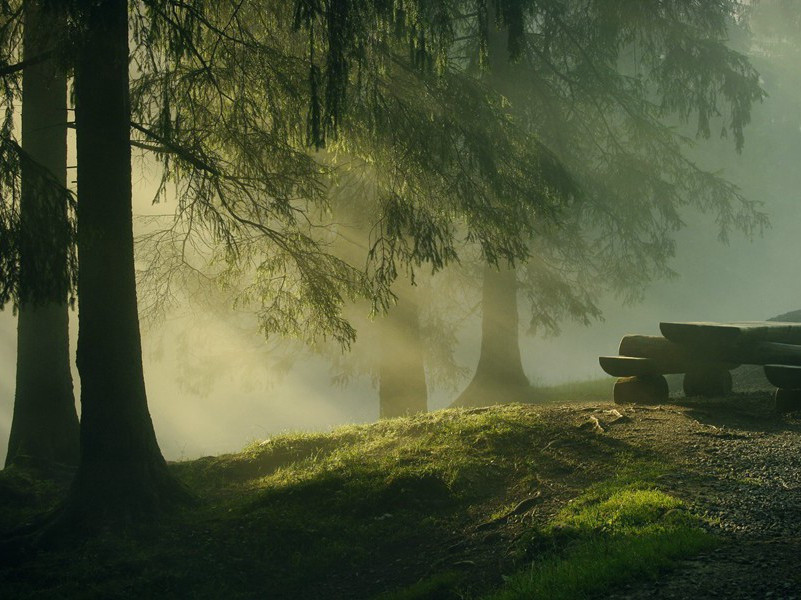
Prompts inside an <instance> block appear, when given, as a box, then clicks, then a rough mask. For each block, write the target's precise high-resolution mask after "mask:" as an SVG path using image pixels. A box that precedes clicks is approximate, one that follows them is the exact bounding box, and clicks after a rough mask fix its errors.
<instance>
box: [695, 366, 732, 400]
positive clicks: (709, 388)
mask: <svg viewBox="0 0 801 600" xmlns="http://www.w3.org/2000/svg"><path fill="white" fill-rule="evenodd" d="M731 389H732V384H731V373H730V372H729V371H728V370H727V369H724V368H722V367H707V368H704V369H695V370H692V371H687V373H685V374H684V395H685V396H688V397H689V396H704V397H705V398H713V397H715V396H725V395H726V394H729V393H731Z"/></svg>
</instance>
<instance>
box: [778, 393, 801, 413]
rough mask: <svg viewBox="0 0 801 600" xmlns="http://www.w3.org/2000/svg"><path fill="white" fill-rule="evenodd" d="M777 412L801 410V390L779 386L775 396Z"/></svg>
mask: <svg viewBox="0 0 801 600" xmlns="http://www.w3.org/2000/svg"><path fill="white" fill-rule="evenodd" d="M773 403H774V407H775V409H776V412H779V413H788V412H795V411H797V410H801V390H784V389H781V388H779V389H778V390H776V393H775V394H774V396H773Z"/></svg>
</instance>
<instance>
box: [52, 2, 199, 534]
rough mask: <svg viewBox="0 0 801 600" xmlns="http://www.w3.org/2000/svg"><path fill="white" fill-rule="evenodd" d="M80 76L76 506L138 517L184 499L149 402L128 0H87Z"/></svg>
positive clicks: (99, 514)
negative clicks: (139, 299)
mask: <svg viewBox="0 0 801 600" xmlns="http://www.w3.org/2000/svg"><path fill="white" fill-rule="evenodd" d="M79 5H80V11H81V13H80V18H81V19H82V20H83V38H82V40H81V44H80V48H79V50H78V58H77V63H76V74H75V99H76V136H77V137H76V140H77V151H78V164H79V170H78V198H79V201H78V244H79V246H78V247H79V262H80V270H79V274H78V297H79V300H80V305H79V334H78V370H79V372H80V375H81V459H80V464H79V467H78V472H77V474H76V477H75V481H74V484H73V487H72V490H71V493H70V497H69V500H68V503H67V514H68V515H71V516H74V515H75V513H76V512H77V513H81V514H82V515H84V516H86V517H88V520H91V521H92V522H95V523H96V522H98V521H100V522H102V521H105V520H120V519H123V520H135V519H137V518H138V517H141V516H144V515H152V514H155V513H160V512H162V511H164V510H165V509H168V508H170V507H171V506H172V505H173V504H174V503H176V502H178V501H181V500H183V499H184V498H185V496H184V491H183V488H182V487H181V486H180V485H179V484H178V482H177V481H176V480H175V479H173V477H172V476H171V474H170V473H169V472H168V470H167V465H166V463H165V461H164V458H163V456H162V454H161V450H160V449H159V446H158V443H157V441H156V435H155V432H154V430H153V423H152V421H151V418H150V413H149V412H148V408H147V398H146V395H145V384H144V375H143V372H142V351H141V340H140V334H139V318H138V314H137V304H136V280H135V273H134V254H133V222H132V221H133V219H132V207H131V153H130V143H129V140H130V129H129V123H130V100H129V89H128V18H127V2H126V0H82V1H81V2H80V3H79Z"/></svg>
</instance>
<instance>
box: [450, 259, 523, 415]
mask: <svg viewBox="0 0 801 600" xmlns="http://www.w3.org/2000/svg"><path fill="white" fill-rule="evenodd" d="M517 319H518V317H517V278H516V275H515V270H514V269H513V268H510V267H501V268H500V269H498V268H495V267H493V266H491V265H485V267H484V286H483V297H482V301H481V354H480V356H479V359H478V366H477V367H476V373H475V375H474V376H473V380H472V381H471V382H470V384H469V385H468V386H467V388H466V389H465V391H464V392H462V394H461V396H459V397H458V398H457V399H456V401H455V402H454V403H453V404H452V406H486V405H489V404H498V403H503V402H525V401H530V400H531V387H530V385H529V382H528V379H527V378H526V375H525V373H524V372H523V363H522V361H521V360H520V344H519V332H518V322H517Z"/></svg>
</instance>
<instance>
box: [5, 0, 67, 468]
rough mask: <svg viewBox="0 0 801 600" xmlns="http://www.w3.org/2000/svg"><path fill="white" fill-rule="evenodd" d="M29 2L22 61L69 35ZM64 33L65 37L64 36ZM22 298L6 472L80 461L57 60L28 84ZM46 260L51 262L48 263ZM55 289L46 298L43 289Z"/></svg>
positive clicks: (54, 17)
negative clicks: (16, 467)
mask: <svg viewBox="0 0 801 600" xmlns="http://www.w3.org/2000/svg"><path fill="white" fill-rule="evenodd" d="M49 4H50V5H51V6H48V7H47V8H43V7H42V2H40V1H39V0H26V2H25V5H24V10H25V33H24V41H23V51H24V59H23V60H29V59H30V58H32V57H36V56H39V55H41V54H43V53H44V52H47V51H52V50H53V39H54V38H55V39H59V38H60V37H62V36H63V35H65V33H66V24H67V21H66V13H65V11H64V10H63V6H60V5H59V4H58V3H52V2H51V3H49ZM59 32H60V33H61V35H59ZM22 147H23V150H24V151H25V153H26V157H25V158H24V160H23V163H22V196H21V200H20V213H21V228H22V233H21V242H22V243H21V248H20V275H21V277H20V299H19V317H18V324H17V374H16V393H15V397H14V416H13V420H12V423H11V435H10V437H9V441H8V454H7V455H6V463H5V464H6V466H9V465H11V464H26V465H33V466H37V467H44V468H47V467H51V466H53V465H56V464H66V465H76V464H77V462H78V415H77V413H76V411H75V397H74V396H73V391H72V374H71V372H70V353H69V316H68V307H67V294H68V289H67V285H66V277H65V275H64V274H65V273H66V271H67V252H68V249H67V243H68V238H69V233H68V232H69V223H68V221H67V202H66V199H67V196H66V183H67V177H66V173H67V170H66V169H67V77H66V73H65V70H64V68H63V66H62V65H60V64H58V60H57V59H53V58H51V59H48V60H44V61H42V62H38V63H36V64H33V65H31V66H28V67H27V68H26V69H25V70H24V72H23V77H22ZM45 257H46V260H45ZM50 286H52V290H50V293H48V294H47V295H46V297H41V290H42V289H43V288H47V287H50Z"/></svg>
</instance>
